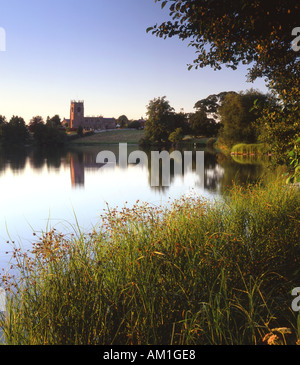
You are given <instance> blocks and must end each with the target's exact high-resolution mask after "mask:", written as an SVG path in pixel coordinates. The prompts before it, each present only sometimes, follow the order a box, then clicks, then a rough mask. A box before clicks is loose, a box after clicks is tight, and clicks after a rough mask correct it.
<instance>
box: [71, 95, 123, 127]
mask: <svg viewBox="0 0 300 365" xmlns="http://www.w3.org/2000/svg"><path fill="white" fill-rule="evenodd" d="M64 123H68V125H69V127H70V128H71V129H77V128H78V127H80V126H82V128H83V129H88V130H105V129H116V126H117V121H116V119H115V118H103V117H102V116H99V117H85V116H84V102H83V101H75V100H72V101H71V111H70V120H67V119H65V120H64Z"/></svg>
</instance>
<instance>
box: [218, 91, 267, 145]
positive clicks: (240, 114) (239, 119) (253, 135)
mask: <svg viewBox="0 0 300 365" xmlns="http://www.w3.org/2000/svg"><path fill="white" fill-rule="evenodd" d="M267 102H268V96H267V95H264V94H262V93H260V92H258V91H255V90H249V91H247V92H245V93H243V92H240V93H228V94H227V95H226V97H225V99H224V100H223V103H222V105H221V106H220V108H219V112H220V116H221V123H222V128H221V131H220V133H219V138H220V142H221V144H222V143H223V144H225V145H226V146H227V147H228V148H231V147H232V146H233V145H234V144H237V143H256V142H257V139H258V134H259V131H258V129H257V123H256V121H257V119H258V118H259V116H260V115H259V112H258V110H256V109H253V105H254V104H255V103H256V104H261V105H265V104H266V103H267Z"/></svg>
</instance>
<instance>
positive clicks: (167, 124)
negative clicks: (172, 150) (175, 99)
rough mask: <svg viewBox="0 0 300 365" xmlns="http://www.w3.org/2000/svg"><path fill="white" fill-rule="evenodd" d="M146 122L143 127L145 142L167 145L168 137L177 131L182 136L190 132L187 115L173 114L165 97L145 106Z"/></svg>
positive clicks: (151, 101)
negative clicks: (178, 130)
mask: <svg viewBox="0 0 300 365" xmlns="http://www.w3.org/2000/svg"><path fill="white" fill-rule="evenodd" d="M147 116H148V120H147V123H146V125H145V140H146V141H147V142H149V143H150V144H151V143H168V142H169V141H170V140H169V136H170V134H171V133H173V132H174V131H175V130H177V129H181V133H182V134H186V133H188V132H189V131H190V127H189V124H188V121H187V115H186V114H184V113H175V110H174V108H173V107H172V106H171V105H170V103H169V101H168V100H166V96H163V97H158V98H154V99H153V100H150V102H149V104H148V106H147Z"/></svg>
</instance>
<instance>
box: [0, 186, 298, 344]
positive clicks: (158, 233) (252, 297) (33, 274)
mask: <svg viewBox="0 0 300 365" xmlns="http://www.w3.org/2000/svg"><path fill="white" fill-rule="evenodd" d="M299 203H300V191H299V189H297V188H294V187H292V188H287V187H286V186H283V182H282V181H277V182H274V181H273V182H272V184H270V185H269V186H267V187H264V186H262V185H256V186H249V187H238V186H236V187H234V188H233V190H232V192H231V194H230V195H229V196H228V197H226V200H225V201H218V202H217V201H216V202H213V203H212V202H209V201H206V200H204V199H203V198H201V197H199V196H193V197H189V198H187V197H185V198H182V199H180V200H178V201H174V202H173V203H172V204H171V206H170V207H153V206H151V205H149V204H141V203H137V204H136V205H135V206H134V207H133V208H130V209H129V208H127V207H126V206H125V207H124V208H123V209H121V210H116V209H109V208H108V210H107V212H105V214H104V215H103V216H102V221H101V222H100V225H99V227H95V229H94V231H92V232H90V233H83V232H80V230H79V229H75V231H74V236H71V235H69V234H65V235H63V234H61V233H60V232H57V231H55V230H54V229H52V230H49V232H47V233H45V234H43V235H42V236H41V237H40V239H38V240H37V243H36V244H35V246H34V249H33V251H32V252H31V254H30V255H29V253H24V252H21V251H18V250H17V249H16V250H15V252H14V256H15V260H16V264H15V266H14V268H15V269H17V270H18V276H19V279H18V280H17V281H15V280H14V279H13V278H10V279H9V278H8V276H3V285H4V283H5V282H6V289H7V313H6V316H2V317H1V321H0V328H1V329H2V331H3V334H4V335H3V342H4V343H6V344H26V345H27V344H31V345H33V344H42V345H43V344H108V345H110V344H123V345H126V344H154V345H164V344H167V345H169V344H171V345H183V344H185V345H209V344H217V345H226V344H234V345H241V344H243V345H245V344H250V345H255V344H262V343H263V339H264V338H269V340H270V338H273V339H274V336H275V335H276V336H277V337H278V342H281V343H289V342H291V343H293V344H295V343H296V341H297V340H299V336H300V333H298V332H297V331H298V330H297V314H296V313H294V312H292V310H291V302H292V299H293V298H292V297H291V290H292V289H293V288H294V287H297V286H299V285H300V282H299V280H300V273H299V264H300V250H299V232H300V229H299V228H300V226H299V224H300V222H299V216H300V211H299V209H300V208H299V207H300V204H299ZM286 332H291V334H289V335H286V334H285V333H286ZM273 334H274V336H273V337H272V336H271V335H273ZM265 336H266V337H265Z"/></svg>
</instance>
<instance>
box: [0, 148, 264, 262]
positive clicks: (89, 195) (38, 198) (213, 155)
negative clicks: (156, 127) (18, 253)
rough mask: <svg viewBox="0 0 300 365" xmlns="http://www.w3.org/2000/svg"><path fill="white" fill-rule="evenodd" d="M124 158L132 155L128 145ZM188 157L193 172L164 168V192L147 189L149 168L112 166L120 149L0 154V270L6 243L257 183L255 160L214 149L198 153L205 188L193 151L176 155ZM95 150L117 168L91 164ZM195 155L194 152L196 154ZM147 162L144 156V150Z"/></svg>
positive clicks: (259, 166)
mask: <svg viewBox="0 0 300 365" xmlns="http://www.w3.org/2000/svg"><path fill="white" fill-rule="evenodd" d="M127 148H128V155H129V154H130V153H131V152H134V151H137V150H138V149H139V148H138V146H135V145H130V146H129V145H128V147H127ZM184 150H185V151H193V166H192V168H191V169H190V170H189V171H188V172H185V173H178V172H177V171H176V169H175V168H174V166H173V165H172V164H171V167H170V174H171V180H170V181H171V183H170V186H162V184H161V183H159V184H158V186H151V179H150V175H151V166H150V163H148V165H144V166H141V165H140V164H138V165H133V164H129V165H128V166H127V167H126V168H124V167H123V166H120V165H119V164H118V161H119V156H118V152H119V146H118V145H110V146H104V145H101V146H83V147H73V148H66V149H57V148H53V149H52V150H48V151H41V150H39V149H9V150H7V149H6V150H3V149H2V150H0V188H1V198H0V199H1V200H0V201H1V205H0V206H1V208H0V267H5V266H6V265H7V263H8V258H9V255H5V252H6V251H11V249H12V247H11V243H7V241H9V242H12V241H15V243H16V244H18V245H20V244H21V245H22V248H24V249H27V248H30V245H31V243H32V242H33V241H34V239H35V236H34V235H33V234H34V233H37V234H38V233H39V232H41V231H46V230H47V229H49V228H50V227H51V228H56V229H57V230H60V231H63V232H66V231H72V230H73V228H74V227H75V226H77V225H79V226H80V228H81V229H82V230H83V231H86V232H88V231H89V230H91V229H92V227H93V226H95V225H96V224H97V223H99V221H100V215H101V214H103V210H106V209H107V207H108V206H109V207H120V208H122V207H124V205H125V204H126V206H127V207H130V206H132V205H134V204H135V203H136V202H137V201H140V202H143V201H145V202H148V203H150V204H153V205H160V204H168V202H169V201H172V200H174V199H177V198H180V197H181V196H183V195H185V194H190V193H196V194H201V195H203V196H204V197H206V198H207V199H214V198H219V197H222V196H223V194H225V193H226V191H227V190H228V188H229V187H230V186H231V185H232V183H233V182H239V183H245V182H250V181H256V180H257V179H259V177H260V176H262V174H263V172H264V165H263V164H262V163H259V162H258V161H256V160H255V159H254V158H252V159H251V160H249V159H248V160H245V159H240V161H235V160H234V159H233V158H231V157H229V158H228V157H227V158H226V157H225V156H224V155H222V154H220V153H218V152H217V151H214V150H205V151H204V177H203V179H204V181H202V182H201V181H200V180H201V176H199V174H197V171H196V168H195V161H194V160H195V158H194V157H195V153H196V149H195V148H194V146H193V145H191V146H190V147H188V146H187V147H185V148H184V149H180V150H179V151H180V152H181V153H182V154H183V152H184ZM101 151H110V152H112V153H113V154H114V155H115V156H116V159H117V164H116V165H111V166H109V168H108V166H102V165H100V164H99V163H97V162H96V158H97V155H98V154H99V152H101ZM197 151H201V149H197ZM145 152H146V153H147V156H149V161H150V160H151V157H150V156H151V155H150V152H151V151H145Z"/></svg>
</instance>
